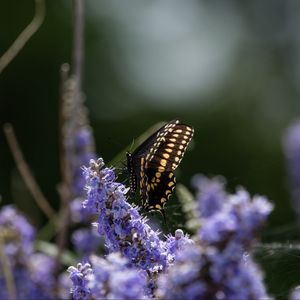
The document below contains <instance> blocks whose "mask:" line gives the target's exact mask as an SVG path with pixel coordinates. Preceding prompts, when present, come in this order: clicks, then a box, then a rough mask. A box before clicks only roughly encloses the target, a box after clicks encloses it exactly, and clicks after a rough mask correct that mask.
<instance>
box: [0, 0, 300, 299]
mask: <svg viewBox="0 0 300 300" xmlns="http://www.w3.org/2000/svg"><path fill="white" fill-rule="evenodd" d="M46 4H47V5H46V8H47V10H46V18H45V21H44V23H43V25H42V27H41V28H40V29H39V30H38V32H37V33H36V34H35V35H34V36H33V37H32V39H31V40H30V41H29V42H28V43H27V44H26V45H25V47H24V49H23V50H22V51H21V52H20V54H19V55H18V56H17V57H16V58H15V59H14V61H13V62H12V63H11V64H10V65H9V66H8V67H7V68H6V69H5V70H4V71H3V72H2V73H1V74H0V119H1V123H4V122H10V123H12V124H13V126H14V128H15V131H16V134H17V137H18V139H19V142H20V144H21V147H22V150H23V152H24V155H25V157H26V160H27V162H28V163H29V165H30V167H31V169H32V171H33V173H34V175H35V176H36V178H37V181H38V183H39V185H40V186H41V188H42V190H43V192H44V193H45V195H46V196H47V198H48V199H49V201H51V204H52V206H53V207H55V208H58V206H59V204H58V203H59V200H58V199H59V197H58V194H57V191H56V185H57V183H58V182H59V181H60V174H59V156H58V146H59V145H58V132H59V128H58V105H59V69H60V66H61V64H62V63H64V62H70V61H71V49H72V27H73V26H72V25H73V23H72V7H71V1H58V0H57V1H46ZM33 13H34V2H33V1H29V0H28V1H27V0H26V1H25V0H23V1H18V0H9V1H8V0H6V1H1V4H0V24H1V30H0V41H1V42H0V54H1V53H4V51H5V50H6V49H7V48H8V47H9V46H10V45H11V43H12V42H13V41H14V39H15V38H16V37H17V35H18V34H19V33H20V32H21V30H23V28H24V27H25V26H26V25H27V24H28V23H29V22H30V20H31V18H32V16H33ZM85 16H86V31H85V34H86V37H85V41H86V43H85V45H86V49H85V50H86V53H85V70H84V84H83V86H84V91H85V94H86V105H87V107H88V108H89V111H90V122H91V125H92V127H93V129H94V133H95V139H96V144H97V153H98V154H99V155H101V156H103V158H104V159H105V161H107V162H109V161H110V160H111V159H113V158H114V156H115V155H117V154H118V153H119V152H120V151H121V150H123V149H124V147H125V146H127V145H128V144H130V143H131V142H132V141H133V139H134V138H135V137H137V136H139V135H140V134H142V133H143V132H144V131H145V130H147V129H148V128H149V127H150V126H152V125H153V124H155V123H156V122H159V121H168V120H172V119H174V118H179V119H180V120H181V121H183V122H185V123H188V124H190V125H192V126H194V128H195V137H194V142H193V144H192V146H191V151H189V152H188V153H187V154H186V156H185V158H184V160H183V162H182V164H181V166H180V169H179V171H178V181H179V182H181V183H184V184H186V185H187V186H188V187H191V186H190V179H191V178H192V176H193V175H194V174H196V173H203V174H205V175H208V176H213V175H219V174H220V175H223V176H224V177H225V178H226V179H227V182H228V189H229V191H234V189H235V187H237V186H240V185H242V186H244V187H246V188H247V189H248V190H249V192H250V193H251V194H262V195H266V196H267V197H268V198H269V199H271V200H272V201H273V202H274V203H275V210H274V212H273V213H272V215H271V218H270V221H269V226H268V228H267V230H266V231H265V237H264V240H265V241H267V242H270V241H271V242H273V241H280V242H287V241H290V240H293V239H294V240H295V239H296V238H297V237H298V235H299V234H298V231H297V230H291V229H290V228H294V227H293V226H294V225H295V215H294V213H293V211H292V209H291V206H290V193H289V189H288V179H287V173H286V169H285V161H284V155H283V152H282V138H283V134H284V131H285V130H286V128H287V126H288V125H289V124H290V123H291V122H292V121H293V120H295V119H297V118H298V117H299V115H300V102H299V93H300V89H299V82H300V80H299V78H300V33H299V28H300V27H299V25H300V2H299V1H296V0H294V1H293V0H285V1H279V0H267V1H260V0H254V1H237V0H236V1H234V0H232V1H222V2H220V1H200V0H199V1H196V0H194V1H188V2H180V1H137V0H130V1H129V0H127V1H126V4H124V3H123V2H122V3H121V2H119V1H109V0H106V1H104V0H103V1H101V0H87V1H86V14H85ZM0 139H1V141H0V142H1V144H0V145H1V147H0V193H1V195H2V203H4V204H6V203H11V202H15V203H17V204H18V206H19V207H20V208H21V209H23V210H24V211H27V213H28V214H29V215H30V216H31V219H32V220H33V222H34V223H36V224H38V225H39V224H41V223H43V218H42V217H41V212H40V211H39V210H38V209H37V208H36V209H33V210H32V209H31V207H32V204H30V205H29V204H28V203H32V199H31V196H30V194H29V193H28V192H27V189H26V187H25V186H24V183H23V182H22V180H21V178H20V176H19V175H18V172H17V171H16V168H15V165H14V162H13V160H12V156H11V153H10V151H9V149H8V146H7V143H6V142H5V139H4V135H3V134H2V133H1V134H0ZM172 201H174V203H176V201H177V200H176V199H174V200H172ZM29 207H30V209H29ZM170 210H171V211H172V205H171V204H170ZM170 218H171V217H170ZM275 252H276V251H275ZM275 252H272V253H269V252H267V256H265V258H267V259H265V260H264V263H265V264H266V266H269V267H270V266H272V268H275V270H273V269H272V268H271V269H272V272H271V273H270V274H272V276H270V277H268V278H272V280H273V279H274V277H276V275H274V274H278V276H280V275H279V273H280V272H281V270H282V268H283V267H282V266H281V265H280V263H281V262H283V261H284V266H285V268H283V269H284V270H285V269H288V270H287V271H285V272H286V273H289V274H291V273H292V274H293V275H294V277H293V276H291V277H289V278H292V279H288V278H287V277H285V278H284V279H279V280H278V282H280V285H278V284H277V285H276V284H274V286H271V290H272V292H273V293H274V292H275V293H277V294H278V295H280V293H281V292H282V291H285V289H287V286H289V285H291V284H295V282H300V275H299V274H300V272H299V267H300V264H299V262H298V260H296V261H292V262H289V259H290V258H291V257H293V258H294V257H295V256H297V255H296V254H295V255H294V254H291V253H289V252H287V253H285V252H284V253H285V254H284V255H282V252H279V253H280V255H281V256H280V258H278V257H275V258H274V257H273V255H274V253H275ZM277 253H278V252H277ZM298 254H299V253H298ZM273 258H274V259H273ZM269 260H270V261H269ZM277 263H278V268H277V269H276V267H277ZM297 264H298V265H297ZM298 266H299V267H298ZM286 273H284V274H286ZM297 273H298V275H297ZM297 276H298V278H299V280H298V279H296V278H297ZM269 280H270V279H269ZM276 280H277V278H275V281H276ZM272 284H273V283H272Z"/></svg>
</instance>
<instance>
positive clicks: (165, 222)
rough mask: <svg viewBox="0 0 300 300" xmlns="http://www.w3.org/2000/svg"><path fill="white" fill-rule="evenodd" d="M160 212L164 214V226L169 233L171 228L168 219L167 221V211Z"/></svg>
mask: <svg viewBox="0 0 300 300" xmlns="http://www.w3.org/2000/svg"><path fill="white" fill-rule="evenodd" d="M160 212H161V214H162V216H163V219H164V225H165V226H166V228H167V231H168V232H169V231H170V229H169V226H168V224H167V219H166V214H165V210H164V209H161V210H160Z"/></svg>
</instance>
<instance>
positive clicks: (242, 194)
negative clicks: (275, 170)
mask: <svg viewBox="0 0 300 300" xmlns="http://www.w3.org/2000/svg"><path fill="white" fill-rule="evenodd" d="M198 183H200V184H199V185H198V189H199V190H198V195H199V197H198V202H199V206H198V207H199V211H200V216H201V227H200V229H199V231H198V234H197V241H196V243H195V244H190V245H189V246H188V247H185V249H184V251H179V252H178V254H177V256H176V260H175V262H174V265H173V266H171V267H170V268H169V269H168V270H167V272H166V273H165V274H162V275H161V276H160V278H159V280H158V290H157V296H158V297H159V298H163V299H268V298H269V297H268V295H267V292H266V290H265V287H264V284H263V275H262V273H261V271H260V270H259V268H258V266H257V265H256V264H255V263H254V261H253V259H252V257H251V255H250V252H249V251H250V250H251V245H252V244H253V241H254V240H255V237H256V234H257V232H258V230H259V229H260V228H261V227H262V226H263V224H264V222H265V221H266V218H267V216H268V215H269V213H270V212H271V211H272V204H271V203H270V202H268V201H267V199H265V198H263V197H259V196H257V197H254V198H253V199H251V198H250V196H249V194H248V193H247V192H246V191H245V190H239V191H238V192H237V193H236V194H235V195H227V194H226V193H225V191H224V190H222V189H221V184H220V181H219V180H216V179H213V180H212V181H209V180H208V179H206V178H205V179H204V178H202V179H201V181H198ZM208 199H211V201H213V202H214V203H213V205H211V203H210V202H209V201H208Z"/></svg>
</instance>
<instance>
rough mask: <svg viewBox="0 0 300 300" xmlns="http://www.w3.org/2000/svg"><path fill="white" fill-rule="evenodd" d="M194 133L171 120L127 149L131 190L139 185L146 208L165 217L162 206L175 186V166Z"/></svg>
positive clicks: (189, 128) (134, 189)
mask: <svg viewBox="0 0 300 300" xmlns="http://www.w3.org/2000/svg"><path fill="white" fill-rule="evenodd" d="M193 134H194V129H193V128H192V127H191V126H189V125H186V124H183V123H180V122H179V120H173V121H170V122H169V123H167V124H165V125H164V126H162V127H161V128H160V129H159V130H157V131H156V132H155V133H153V134H152V135H151V136H150V137H149V138H148V139H146V140H145V141H144V142H143V143H142V144H141V145H140V146H138V147H137V148H136V149H135V150H134V151H133V152H132V153H130V152H127V153H126V156H127V170H128V173H129V185H130V191H131V192H132V193H135V192H136V191H137V189H138V188H139V191H140V197H141V200H142V206H143V208H144V209H145V210H146V211H153V210H158V211H160V212H161V213H162V214H163V216H164V218H165V214H164V206H165V204H166V202H167V200H168V199H169V198H170V196H171V195H172V192H173V191H174V189H175V186H176V178H175V175H174V171H175V169H176V168H177V167H178V165H179V163H180V162H181V160H182V157H183V155H184V153H185V151H186V149H187V146H188V144H189V143H190V141H191V139H192V137H193Z"/></svg>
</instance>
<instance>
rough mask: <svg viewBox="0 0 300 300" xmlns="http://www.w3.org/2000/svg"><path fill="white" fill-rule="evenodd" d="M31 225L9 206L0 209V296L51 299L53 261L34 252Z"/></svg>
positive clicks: (53, 279)
mask: <svg viewBox="0 0 300 300" xmlns="http://www.w3.org/2000/svg"><path fill="white" fill-rule="evenodd" d="M34 238H35V230H34V228H33V227H32V226H31V225H30V224H29V223H28V222H27V220H26V219H25V218H24V217H23V216H22V215H20V214H19V213H18V212H17V211H16V209H15V208H14V207H13V206H4V207H2V209H1V211H0V252H1V253H0V257H1V259H0V270H1V271H0V299H10V298H11V299H13V298H17V299H55V276H54V269H55V262H54V259H53V258H52V257H50V256H48V255H45V254H42V253H37V252H34V249H33V242H34Z"/></svg>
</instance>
